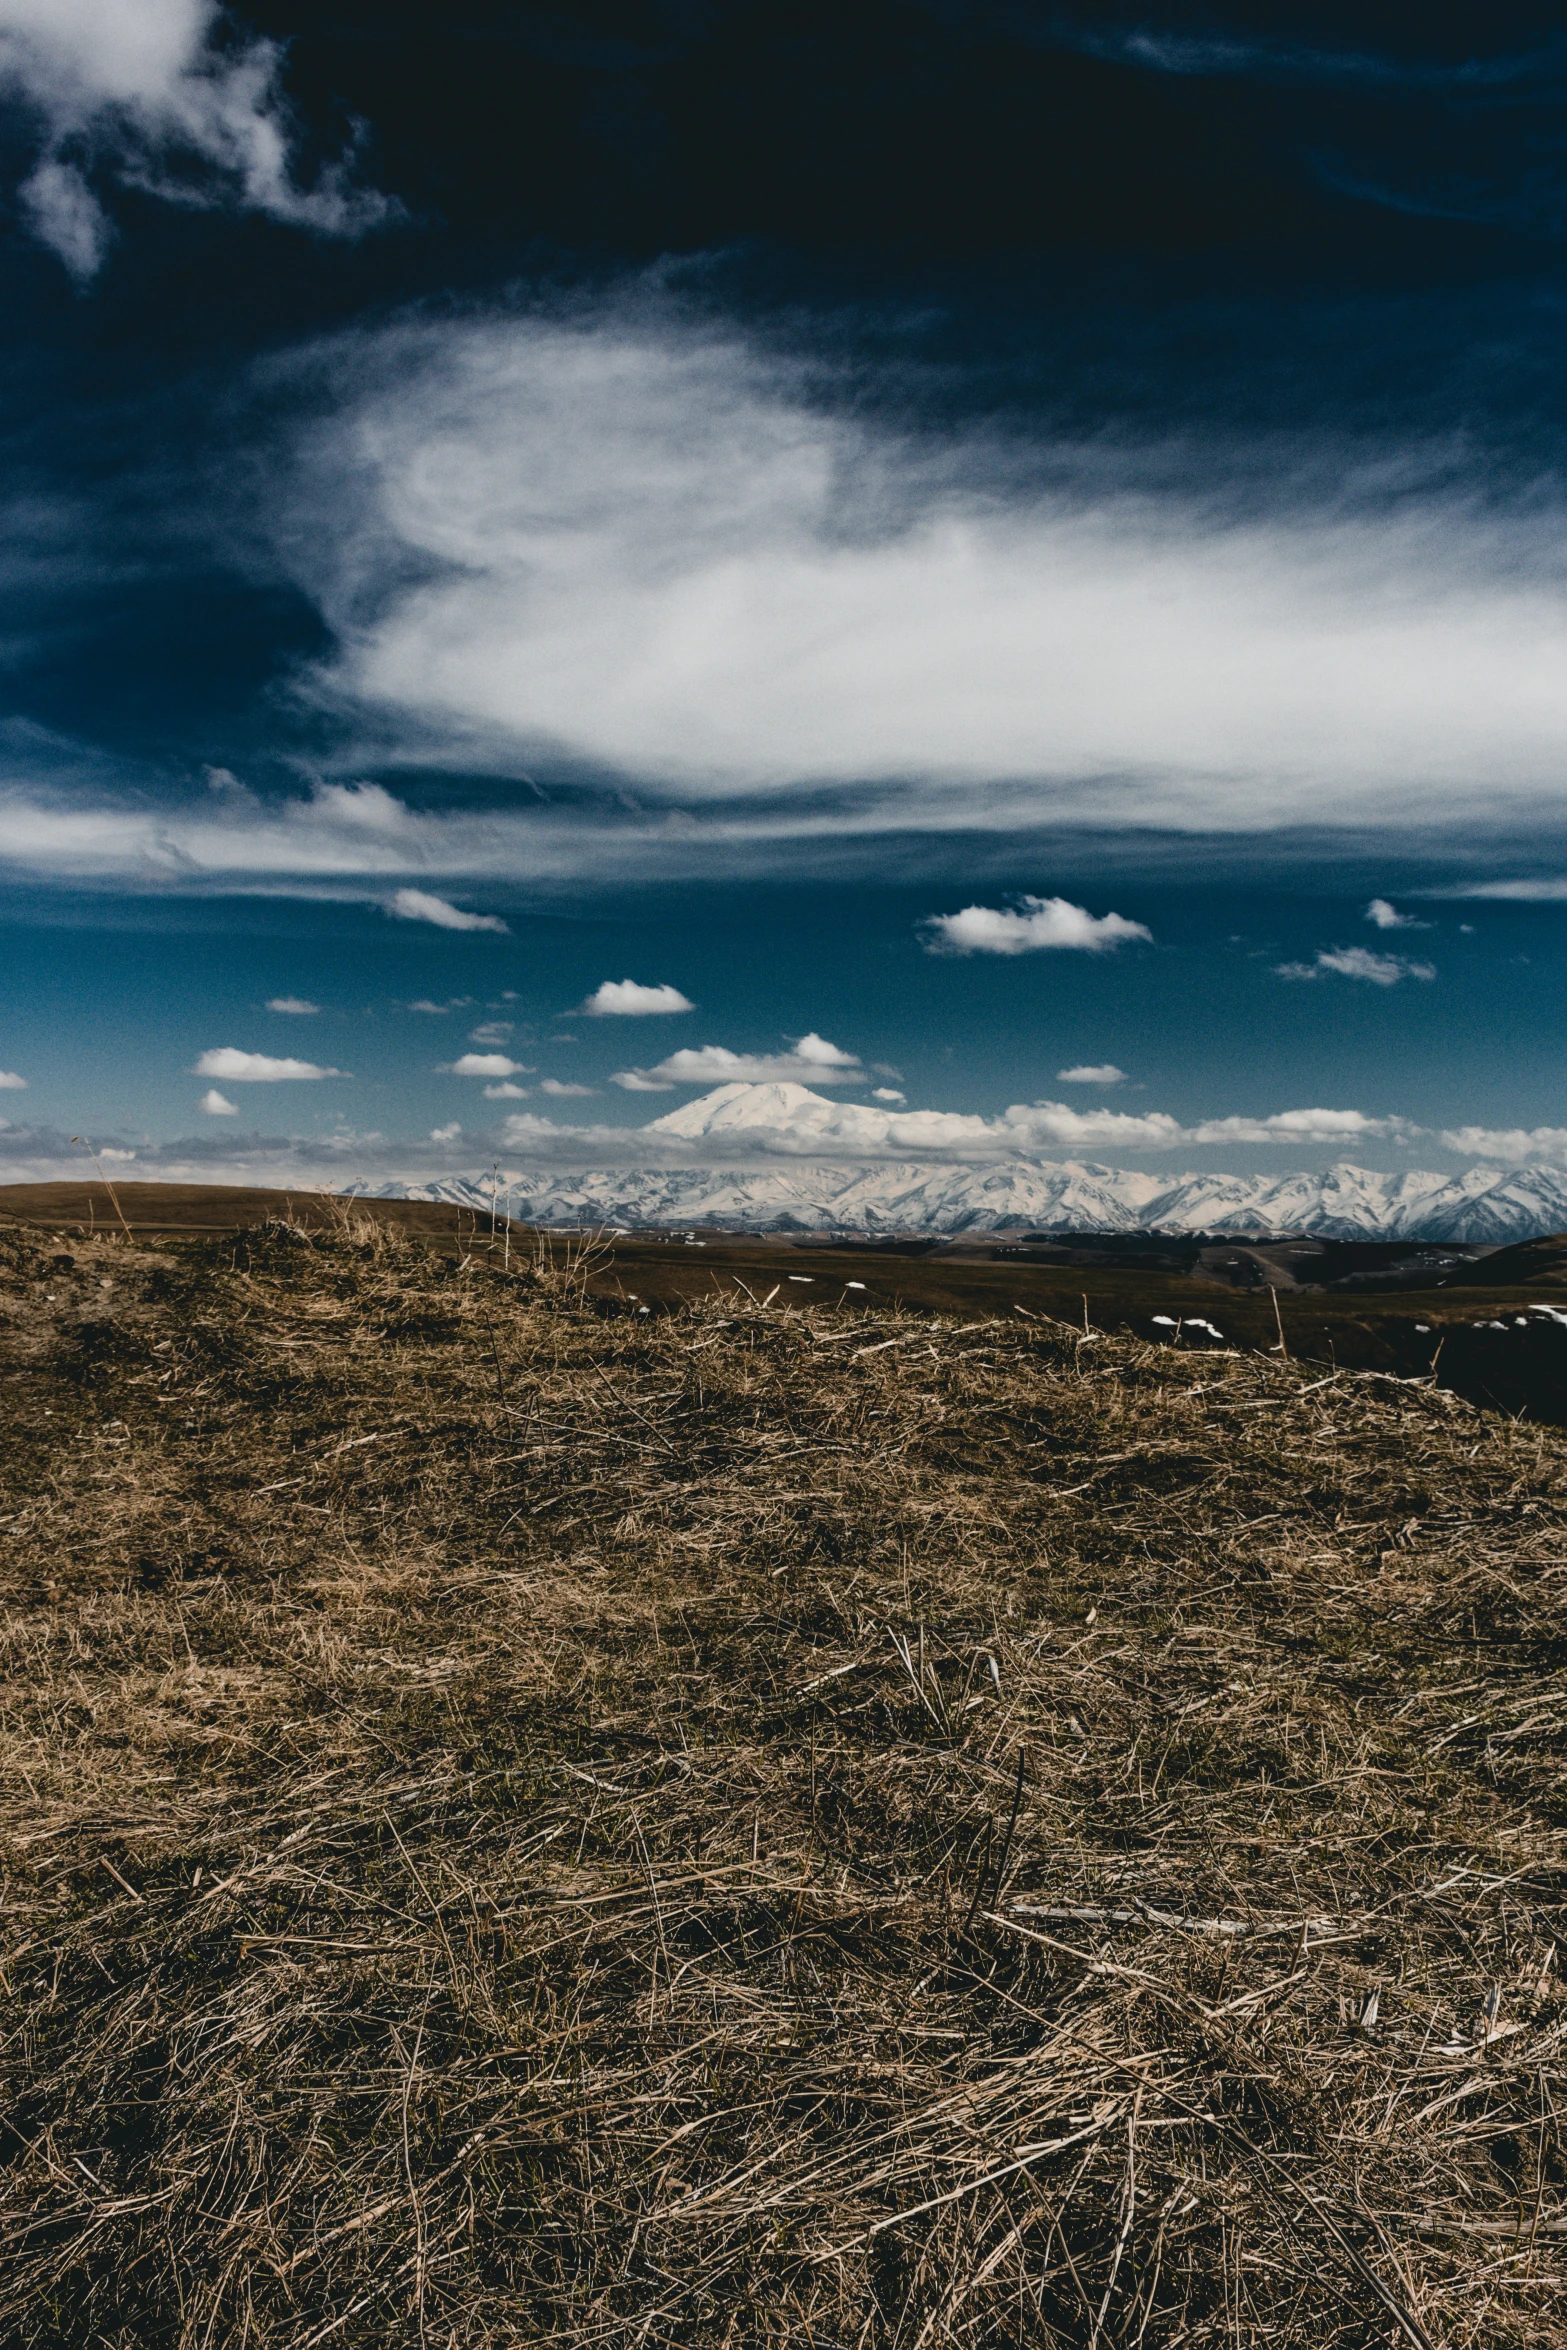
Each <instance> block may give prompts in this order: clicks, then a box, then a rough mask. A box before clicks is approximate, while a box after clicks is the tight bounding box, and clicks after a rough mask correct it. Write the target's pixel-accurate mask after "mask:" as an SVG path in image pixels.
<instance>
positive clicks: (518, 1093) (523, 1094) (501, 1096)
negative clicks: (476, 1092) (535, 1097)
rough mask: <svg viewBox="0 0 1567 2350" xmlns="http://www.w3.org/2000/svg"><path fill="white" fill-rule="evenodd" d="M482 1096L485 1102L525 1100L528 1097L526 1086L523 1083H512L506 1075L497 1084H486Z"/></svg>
mask: <svg viewBox="0 0 1567 2350" xmlns="http://www.w3.org/2000/svg"><path fill="white" fill-rule="evenodd" d="M484 1098H485V1100H486V1101H487V1102H525V1101H526V1100H527V1098H528V1088H527V1087H526V1086H525V1085H513V1084H512V1082H511V1079H510V1078H509V1077H507V1078H504V1079H503V1080H502V1082H501V1083H500V1084H499V1085H487V1086H486V1087H485V1089H484Z"/></svg>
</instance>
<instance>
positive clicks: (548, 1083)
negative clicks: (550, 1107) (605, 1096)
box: [539, 1077, 598, 1102]
mask: <svg viewBox="0 0 1567 2350" xmlns="http://www.w3.org/2000/svg"><path fill="white" fill-rule="evenodd" d="M539 1091H540V1093H547V1094H549V1095H550V1097H551V1098H552V1099H553V1100H555V1101H557V1102H565V1101H586V1100H587V1098H588V1096H589V1094H590V1093H597V1091H598V1087H597V1086H596V1085H566V1084H564V1083H563V1082H562V1081H561V1079H560V1078H558V1077H546V1078H545V1079H544V1082H543V1083H542V1085H541V1086H540V1087H539Z"/></svg>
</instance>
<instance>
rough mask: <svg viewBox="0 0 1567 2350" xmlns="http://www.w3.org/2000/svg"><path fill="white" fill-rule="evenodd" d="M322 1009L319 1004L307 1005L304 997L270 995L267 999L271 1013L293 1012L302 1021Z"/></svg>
mask: <svg viewBox="0 0 1567 2350" xmlns="http://www.w3.org/2000/svg"><path fill="white" fill-rule="evenodd" d="M320 1009H321V1006H320V1005H319V1004H311V1003H307V1002H306V1001H305V998H304V997H303V996H302V995H269V996H268V998H267V1010H268V1011H269V1012H292V1013H293V1014H295V1016H296V1017H297V1018H300V1019H304V1018H306V1017H307V1016H308V1015H310V1014H312V1013H315V1012H319V1011H320Z"/></svg>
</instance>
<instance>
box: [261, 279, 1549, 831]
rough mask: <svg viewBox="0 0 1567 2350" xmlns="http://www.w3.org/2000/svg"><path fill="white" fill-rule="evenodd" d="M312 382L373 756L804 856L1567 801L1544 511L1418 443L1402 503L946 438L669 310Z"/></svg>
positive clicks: (498, 328)
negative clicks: (985, 834) (630, 792)
mask: <svg viewBox="0 0 1567 2350" xmlns="http://www.w3.org/2000/svg"><path fill="white" fill-rule="evenodd" d="M308 366H309V367H310V368H313V369H316V370H318V371H319V381H320V384H321V387H322V392H321V396H322V397H323V398H324V399H328V400H330V399H331V398H333V397H335V399H336V402H337V406H336V411H335V413H331V414H329V415H328V416H327V417H326V419H325V420H324V421H323V422H322V423H321V424H320V425H319V426H318V427H316V428H315V429H314V431H313V432H312V434H311V435H310V437H309V438H308V439H307V441H306V442H305V443H304V444H303V446H302V449H301V460H300V464H301V470H300V475H299V481H298V489H297V497H296V499H295V500H294V501H290V500H289V499H288V498H287V497H283V498H281V499H280V520H281V521H283V522H285V523H286V526H287V545H286V551H285V552H286V559H287V560H288V561H289V562H290V563H291V564H293V565H294V566H296V567H297V568H298V570H299V575H300V576H301V578H302V580H303V582H304V584H305V585H306V586H307V587H308V589H309V590H310V592H311V593H313V594H314V596H315V597H316V599H317V601H318V603H319V604H320V606H321V609H322V611H323V614H324V615H325V617H326V618H327V620H328V621H329V623H330V625H331V626H332V628H333V631H334V636H335V640H336V642H337V644H338V645H339V647H340V648H341V650H340V652H339V654H338V656H337V657H336V658H335V659H334V661H333V662H332V663H331V664H330V665H329V666H328V667H326V668H324V669H323V670H321V671H320V672H319V673H318V679H317V683H318V687H319V690H320V692H321V694H322V695H323V697H324V698H325V699H326V700H327V701H328V702H329V704H330V705H331V707H332V708H333V710H334V711H335V712H336V713H337V714H338V716H339V717H340V718H342V719H346V720H347V721H348V723H349V729H350V732H349V740H350V744H351V746H352V747H351V750H350V753H349V754H348V755H351V756H354V757H359V756H361V755H363V756H365V757H368V756H370V755H372V753H374V752H377V751H379V752H380V753H383V754H384V755H385V757H386V758H387V759H388V760H390V761H391V762H393V763H395V762H396V761H397V760H399V759H407V760H421V759H433V758H446V759H452V760H457V759H461V760H462V761H463V762H464V763H465V764H466V765H467V766H468V768H469V769H470V771H471V770H472V769H473V768H475V767H478V768H486V767H488V768H489V769H490V770H491V771H493V772H496V773H507V774H515V772H516V769H517V766H518V765H519V764H523V765H527V766H528V770H529V772H530V774H537V773H539V772H541V771H542V772H544V773H546V774H548V773H549V772H550V769H551V764H552V762H553V764H554V766H555V768H556V770H557V771H559V772H562V773H569V774H573V775H581V774H582V773H584V772H597V773H599V774H606V773H607V774H609V775H612V776H615V777H623V778H626V779H628V780H629V781H630V782H632V783H634V784H636V785H637V786H638V787H640V788H643V789H645V790H646V791H647V792H648V793H650V794H651V795H652V796H653V800H654V801H656V803H657V807H658V817H659V820H662V817H663V815H664V813H665V811H667V810H668V809H669V807H670V805H671V803H678V804H679V806H680V808H681V809H682V810H683V811H684V812H686V813H688V814H690V815H692V816H694V817H695V819H696V821H697V823H698V825H699V826H700V825H701V823H702V822H703V820H704V812H705V811H710V810H713V809H715V808H717V807H719V806H721V805H724V804H726V803H727V804H729V805H731V806H732V805H733V804H734V803H736V802H743V801H745V800H747V799H753V800H763V799H765V800H766V802H767V803H768V813H769V816H770V819H771V820H772V821H773V822H775V823H776V824H778V825H779V827H780V829H781V831H783V832H790V831H792V832H793V833H794V834H795V836H797V837H798V836H800V835H802V834H805V835H810V834H812V833H813V832H818V831H821V830H827V831H830V830H831V829H832V828H833V827H834V826H835V825H838V826H843V827H846V828H851V829H852V828H854V827H856V826H857V827H859V828H861V829H874V828H875V827H876V826H878V825H879V824H882V823H885V822H889V821H893V820H896V821H898V822H900V823H902V824H903V825H904V826H915V827H926V826H945V825H956V824H959V823H962V824H964V825H966V826H969V827H973V826H983V827H996V826H1004V827H1006V828H1008V829H1011V828H1013V827H1014V826H1017V827H1021V826H1024V825H1029V824H1033V825H1041V824H1046V823H1055V822H1059V821H1061V820H1068V821H1076V822H1083V821H1101V822H1110V823H1116V822H1124V821H1128V820H1135V821H1139V822H1143V823H1169V824H1174V825H1178V826H1192V825H1200V826H1213V827H1217V828H1221V829H1222V828H1231V827H1237V826H1241V827H1251V826H1256V827H1258V828H1260V829H1268V830H1272V829H1275V828H1278V827H1281V826H1286V825H1291V824H1296V823H1310V824H1321V823H1342V824H1347V825H1349V826H1351V827H1354V828H1356V829H1363V828H1365V827H1367V826H1368V825H1370V824H1373V823H1378V822H1385V823H1387V824H1388V825H1390V826H1397V825H1407V824H1411V823H1414V824H1420V823H1424V822H1428V821H1429V820H1430V819H1431V817H1432V816H1433V815H1434V814H1437V813H1445V814H1448V815H1451V816H1455V817H1456V816H1459V815H1461V814H1463V813H1465V812H1466V811H1469V810H1474V811H1479V810H1482V809H1483V810H1485V811H1487V812H1488V813H1489V814H1491V815H1493V816H1494V814H1495V811H1496V809H1497V807H1498V805H1500V804H1506V803H1509V802H1510V803H1512V804H1514V805H1520V806H1521V805H1523V804H1525V803H1532V802H1533V800H1534V798H1535V797H1536V795H1538V794H1541V793H1546V792H1549V791H1550V790H1551V789H1552V788H1553V780H1554V777H1555V774H1556V763H1557V756H1558V748H1559V744H1560V741H1561V738H1562V733H1563V730H1564V723H1567V663H1564V662H1563V660H1562V658H1561V654H1562V646H1563V643H1564V640H1567V585H1564V582H1563V579H1562V577H1561V570H1560V564H1559V559H1558V557H1559V546H1560V536H1561V533H1560V517H1559V515H1558V514H1557V513H1556V512H1555V510H1554V509H1553V508H1552V507H1551V502H1550V499H1549V498H1548V497H1546V498H1543V499H1538V500H1537V501H1536V502H1535V504H1534V506H1533V507H1532V508H1531V509H1530V510H1529V511H1527V512H1523V511H1519V512H1517V513H1512V514H1505V513H1500V512H1498V511H1496V510H1495V509H1492V508H1488V507H1487V505H1486V503H1485V501H1484V500H1477V499H1476V498H1474V497H1472V496H1470V495H1469V494H1468V492H1467V491H1466V490H1464V489H1461V488H1455V487H1454V486H1453V485H1452V483H1451V477H1450V472H1449V473H1447V474H1443V473H1441V472H1439V471H1438V470H1437V469H1436V468H1435V467H1434V466H1433V468H1432V470H1431V477H1430V481H1429V484H1428V485H1427V486H1424V487H1423V486H1422V482H1421V476H1420V462H1421V461H1420V458H1419V456H1418V454H1415V455H1413V456H1411V455H1409V454H1407V453H1406V455H1405V457H1404V459H1403V464H1402V469H1401V471H1399V472H1398V474H1397V478H1396V479H1395V478H1393V477H1392V476H1390V474H1389V470H1388V468H1387V466H1386V465H1385V464H1384V463H1382V462H1381V461H1380V460H1381V458H1382V454H1383V453H1382V452H1381V451H1372V450H1363V451H1360V452H1358V453H1357V452H1355V451H1353V450H1350V449H1339V450H1335V449H1332V448H1329V447H1328V446H1326V445H1324V446H1322V447H1320V448H1318V449H1316V450H1313V451H1307V450H1305V449H1303V448H1302V447H1301V446H1300V444H1299V443H1295V444H1292V446H1291V450H1290V453H1289V456H1288V459H1287V460H1285V461H1283V462H1278V461H1277V459H1276V460H1275V462H1274V464H1273V467H1272V478H1271V481H1270V480H1269V478H1268V468H1267V464H1266V462H1265V453H1264V452H1262V451H1260V450H1258V451H1254V452H1252V459H1253V460H1254V461H1248V462H1247V463H1245V464H1244V465H1243V466H1242V467H1241V469H1240V470H1241V473H1242V474H1243V475H1244V478H1245V489H1244V492H1243V493H1238V494H1237V495H1236V497H1235V499H1234V500H1233V503H1232V502H1229V501H1227V499H1226V496H1225V493H1224V491H1223V489H1222V488H1221V487H1216V485H1218V484H1222V483H1223V482H1224V480H1225V479H1226V478H1227V477H1232V476H1235V474H1236V459H1237V457H1238V454H1239V452H1238V451H1237V450H1236V449H1235V448H1234V446H1233V445H1231V444H1230V443H1229V442H1227V441H1224V440H1222V439H1215V441H1214V442H1213V443H1212V444H1211V445H1209V446H1207V447H1206V448H1194V447H1189V446H1186V445H1184V444H1183V446H1182V447H1181V448H1180V449H1178V450H1177V449H1174V448H1171V449H1167V450H1163V451H1159V450H1149V449H1143V450H1141V451H1139V450H1137V449H1134V448H1131V447H1125V448H1120V449H1111V448H1109V447H1108V446H1106V445H1105V444H1104V443H1103V442H1096V443H1094V444H1092V445H1087V444H1085V445H1081V446H1078V445H1074V444H1072V443H1070V442H1067V441H1063V440H1062V439H1061V438H1060V437H1059V436H1057V437H1054V438H1051V437H1049V436H1040V437H1038V438H1035V439H1033V440H1028V439H1025V438H1023V437H1022V436H1020V435H1018V434H1016V433H1013V434H1011V435H1010V436H1009V435H1008V434H1007V433H1006V432H1003V431H1001V430H999V429H998V428H997V427H996V426H995V425H994V424H993V423H989V422H987V423H986V424H984V425H983V426H978V427H975V428H974V429H972V430H971V431H968V432H963V431H956V432H955V431H953V430H952V429H951V428H950V426H944V427H943V431H942V434H941V436H940V437H939V438H938V437H935V436H929V437H927V436H924V435H921V434H920V433H919V432H917V431H915V430H912V429H911V428H910V427H909V426H908V425H907V424H904V423H899V424H898V425H896V426H894V425H892V424H889V423H885V422H880V421H878V420H877V415H878V412H877V408H876V405H875V403H870V402H867V401H866V400H865V399H864V397H863V396H861V395H862V393H863V386H862V385H861V384H860V381H859V379H858V378H856V379H855V382H854V384H853V385H852V386H851V385H849V384H847V383H846V384H845V385H844V386H843V387H842V390H843V396H842V398H841V399H838V398H836V396H835V395H836V392H837V388H838V387H836V386H835V385H834V384H833V382H832V380H831V376H830V372H828V371H826V370H824V369H823V368H822V367H820V366H817V367H816V368H815V369H814V370H813V371H812V373H811V374H810V375H809V377H807V375H806V373H805V372H804V370H803V369H801V368H800V367H798V366H796V365H795V364H794V363H793V362H791V361H789V360H787V359H783V358H780V357H778V356H776V355H775V354H774V353H772V352H769V351H767V350H765V349H763V348H762V347H761V346H760V345H759V344H756V343H750V342H747V341H746V340H744V339H743V338H742V337H741V336H739V335H738V334H736V333H735V332H734V331H733V330H724V329H720V328H715V327H713V326H710V325H707V324H704V323H702V322H700V321H698V320H695V319H694V318H693V317H692V316H691V315H690V314H686V315H681V316H677V315H675V314H674V313H673V312H672V311H669V310H667V309H666V310H660V308H659V307H658V305H657V303H656V301H655V300H654V299H653V297H651V296H650V295H647V294H644V295H643V296H642V297H641V298H640V299H639V300H632V299H628V300H626V301H624V302H615V303H609V304H606V305H605V306H604V307H603V308H601V309H600V310H599V311H598V312H597V313H596V314H594V313H591V312H587V311H583V312H579V313H578V315H576V316H575V317H574V318H572V319H571V320H569V321H568V320H564V319H552V318H550V317H547V316H541V315H538V314H534V315H532V316H530V317H526V318H499V317H497V318H492V319H489V320H483V319H479V320H471V321H468V322H465V323H461V324H453V323H450V322H441V323H439V324H433V323H429V324H427V323H419V324H405V325H400V326H392V327H388V328H386V329H384V330H380V331H377V332H374V333H366V334H363V335H358V336H353V337H349V338H342V339H339V340H337V341H334V342H332V343H331V344H330V345H327V346H323V347H322V349H321V351H320V352H319V353H318V354H315V355H313V356H312V358H311V359H310V361H309V362H308ZM329 386H330V387H331V389H330V390H329V389H328V387H329ZM889 388H890V389H894V390H895V389H896V388H897V387H896V386H891V387H889ZM891 405H892V404H891V403H889V404H888V408H889V410H890V408H891ZM902 413H903V414H905V415H906V414H907V408H906V407H905V408H904V410H903V411H902ZM519 450H523V451H526V453H527V457H528V462H527V464H526V465H525V466H519V463H518V452H519ZM1373 459H1375V460H1377V462H1373ZM1324 676H1328V677H1330V678H1331V687H1330V690H1326V691H1324V689H1323V679H1324ZM541 812H542V813H543V814H544V816H545V819H546V821H545V824H544V826H543V830H544V831H545V832H546V833H547V832H548V811H547V810H543V811H541Z"/></svg>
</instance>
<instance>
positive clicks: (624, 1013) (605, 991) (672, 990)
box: [577, 979, 696, 1020]
mask: <svg viewBox="0 0 1567 2350" xmlns="http://www.w3.org/2000/svg"><path fill="white" fill-rule="evenodd" d="M577 1008H578V1010H579V1011H582V1012H587V1013H589V1014H590V1015H591V1016H592V1018H594V1019H595V1020H602V1019H604V1018H606V1017H609V1016H612V1015H615V1014H618V1015H619V1016H620V1017H621V1018H622V1019H642V1018H646V1017H647V1016H648V1015H649V1014H650V1013H653V1014H656V1013H660V1012H694V1011H695V1010H696V1006H695V1004H693V1003H692V1002H691V1000H690V998H689V997H688V996H683V995H682V994H681V992H680V990H679V988H678V987H671V986H669V985H668V983H667V982H666V983H665V984H664V985H663V986H661V987H642V986H640V985H639V984H638V982H637V981H636V980H634V979H606V980H605V981H604V984H603V985H602V987H596V988H595V989H594V991H593V993H592V994H591V995H590V996H589V997H588V999H587V1001H586V1003H584V1004H579V1005H578V1007H577Z"/></svg>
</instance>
